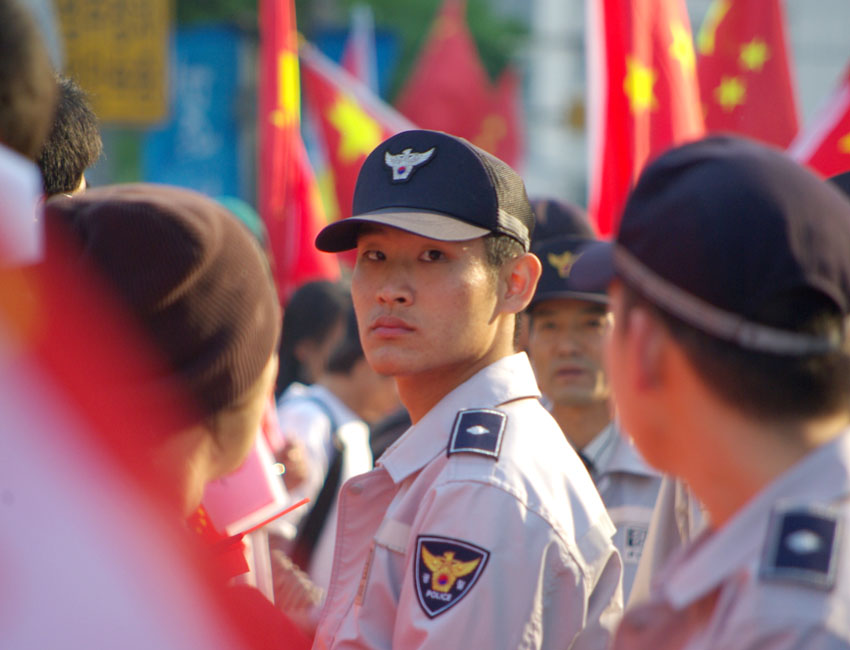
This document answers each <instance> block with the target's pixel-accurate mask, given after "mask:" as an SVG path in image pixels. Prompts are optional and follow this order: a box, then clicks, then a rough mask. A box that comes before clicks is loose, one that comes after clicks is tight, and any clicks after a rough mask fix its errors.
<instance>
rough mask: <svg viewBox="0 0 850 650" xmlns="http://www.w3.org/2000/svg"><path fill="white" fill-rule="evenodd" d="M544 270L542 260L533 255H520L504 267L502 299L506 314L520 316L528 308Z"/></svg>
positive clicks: (501, 286)
mask: <svg viewBox="0 0 850 650" xmlns="http://www.w3.org/2000/svg"><path fill="white" fill-rule="evenodd" d="M542 269H543V267H542V265H541V264H540V260H539V259H537V256H536V255H534V254H533V253H523V254H522V255H518V256H517V257H515V258H513V259H511V260H509V261H508V262H507V263H506V264H505V265H504V266H503V267H502V273H501V279H502V282H501V283H500V290H501V293H502V295H501V296H500V299H501V302H502V306H503V309H502V311H503V312H504V313H508V314H518V313H519V312H521V311H523V310H524V309H525V308H526V307H528V304H529V303H530V302H531V299H532V298H533V297H534V291H535V290H536V289H537V281H538V280H539V279H540V273H541V272H542Z"/></svg>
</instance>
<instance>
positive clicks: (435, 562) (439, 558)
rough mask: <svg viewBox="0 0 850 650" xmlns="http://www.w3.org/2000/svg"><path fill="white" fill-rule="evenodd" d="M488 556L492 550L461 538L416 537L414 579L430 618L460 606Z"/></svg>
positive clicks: (417, 592)
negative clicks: (459, 603)
mask: <svg viewBox="0 0 850 650" xmlns="http://www.w3.org/2000/svg"><path fill="white" fill-rule="evenodd" d="M489 557H490V552H489V551H487V550H485V549H483V548H481V547H480V546H476V545H475V544H470V543H469V542H462V541H461V540H459V539H451V538H449V537H437V536H436V535H420V536H419V537H417V538H416V558H415V559H414V564H413V574H414V575H413V579H414V581H415V583H416V596H417V598H418V599H419V604H420V605H421V606H422V610H423V611H424V612H425V614H427V615H428V618H434V617H435V616H439V615H440V614H442V613H443V612H445V611H446V610H447V609H449V608H450V607H454V606H455V605H457V603H458V602H459V601H460V599H461V598H463V597H464V596H466V594H468V593H469V592H470V591H471V590H472V587H473V586H475V583H476V582H477V581H478V578H479V577H480V576H481V573H482V572H483V571H484V567H485V566H486V565H487V560H488V558H489Z"/></svg>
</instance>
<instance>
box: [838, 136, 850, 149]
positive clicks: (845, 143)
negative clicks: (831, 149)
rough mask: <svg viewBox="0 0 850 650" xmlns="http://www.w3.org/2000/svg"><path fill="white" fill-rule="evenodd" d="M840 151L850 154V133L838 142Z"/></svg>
mask: <svg viewBox="0 0 850 650" xmlns="http://www.w3.org/2000/svg"><path fill="white" fill-rule="evenodd" d="M838 150H839V151H840V152H841V153H848V154H850V133H847V134H846V135H844V136H843V137H842V138H841V139H840V140H839V141H838Z"/></svg>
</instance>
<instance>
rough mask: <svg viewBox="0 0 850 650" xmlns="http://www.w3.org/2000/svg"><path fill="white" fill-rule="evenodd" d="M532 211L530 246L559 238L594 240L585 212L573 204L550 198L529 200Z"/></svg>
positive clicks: (594, 233)
mask: <svg viewBox="0 0 850 650" xmlns="http://www.w3.org/2000/svg"><path fill="white" fill-rule="evenodd" d="M531 209H532V210H533V211H534V237H533V238H532V239H533V240H534V241H533V242H532V246H534V245H536V244H539V243H540V242H544V241H546V240H549V239H559V238H561V237H589V238H595V237H596V231H595V230H594V229H593V226H592V225H591V223H590V220H589V219H588V218H587V212H585V210H584V209H583V208H581V207H579V206H578V205H576V204H575V203H570V202H569V201H562V200H560V199H552V198H546V199H543V198H536V199H531Z"/></svg>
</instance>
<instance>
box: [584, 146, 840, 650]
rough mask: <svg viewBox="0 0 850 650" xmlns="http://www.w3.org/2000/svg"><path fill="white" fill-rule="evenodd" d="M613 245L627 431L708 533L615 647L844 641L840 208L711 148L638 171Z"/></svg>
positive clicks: (746, 154)
mask: <svg viewBox="0 0 850 650" xmlns="http://www.w3.org/2000/svg"><path fill="white" fill-rule="evenodd" d="M612 251H613V265H614V269H615V272H616V279H615V281H614V282H613V284H612V286H611V289H610V295H611V306H612V311H613V313H614V329H613V332H612V335H611V337H610V339H609V344H608V348H607V359H608V362H609V374H610V376H611V381H612V385H613V388H614V396H615V399H616V402H617V406H618V409H619V413H620V417H621V418H622V422H623V426H624V427H625V428H626V430H628V431H629V433H630V434H631V435H632V436H633V438H634V440H635V442H636V443H637V445H638V447H639V448H640V450H641V452H642V453H643V455H644V457H645V458H646V459H647V460H648V461H649V462H650V463H652V464H654V465H655V466H656V467H657V468H659V469H661V470H663V471H666V472H669V473H671V474H673V475H675V476H677V477H679V478H681V479H683V480H684V481H686V482H687V483H688V485H689V486H690V487H691V488H692V489H693V491H694V493H695V495H696V497H697V498H698V499H699V500H700V501H701V502H702V503H703V504H704V505H705V507H706V508H707V510H708V514H709V522H710V523H709V527H708V529H707V530H706V531H705V532H704V533H703V534H701V535H700V536H698V537H697V538H696V539H695V540H694V541H693V542H692V543H691V544H690V545H689V546H688V547H686V548H685V549H684V550H683V551H682V553H680V554H678V555H677V556H676V557H674V558H673V559H672V561H671V562H670V563H669V564H668V566H667V567H665V569H664V570H663V571H662V573H661V574H659V576H658V579H657V580H656V581H655V582H654V584H653V590H652V594H651V596H650V599H649V601H647V602H646V603H645V604H642V605H636V606H635V607H634V608H632V609H630V610H629V612H628V613H627V614H626V616H625V618H624V620H623V623H622V625H621V627H620V629H619V630H618V633H617V637H616V640H615V643H614V647H615V648H635V647H641V648H677V649H678V648H688V649H691V648H766V647H770V648H848V647H850V618H848V616H847V612H849V611H850V571H848V566H850V565H848V562H850V536H849V535H848V534H847V524H848V518H850V429H848V425H850V404H848V397H847V396H848V394H850V354H848V341H847V338H846V333H845V322H846V319H847V316H848V313H850V254H848V253H850V203H848V202H847V201H846V199H845V198H844V197H842V196H841V195H840V194H839V192H838V191H836V190H835V189H834V188H833V187H831V186H830V185H828V184H827V183H824V182H823V181H821V180H820V179H818V178H816V177H815V176H814V175H812V174H811V173H809V172H808V171H806V170H804V169H803V168H801V167H799V166H797V165H796V164H795V163H793V162H792V161H790V160H789V159H787V158H786V157H785V156H784V155H783V154H781V153H779V152H777V151H774V150H772V149H767V148H765V147H762V146H760V145H757V144H755V143H751V142H748V141H745V140H739V139H735V138H728V137H712V138H708V139H706V140H703V141H699V142H696V143H691V144H687V145H684V146H682V147H680V148H678V149H674V150H672V151H670V152H668V153H666V154H664V155H662V156H661V157H659V158H658V159H657V160H656V161H655V162H654V163H652V164H650V165H649V166H648V167H647V168H646V169H645V171H644V173H643V174H642V176H641V178H640V179H639V181H638V183H637V185H636V188H635V189H634V191H633V192H632V194H631V196H630V197H629V199H628V201H627V205H626V208H625V211H624V216H623V219H622V223H621V226H620V231H619V234H618V236H617V240H616V244H615V245H614V246H613V249H612ZM586 256H587V255H586ZM586 256H585V257H586ZM582 261H583V258H582V259H580V260H579V263H578V265H577V266H576V267H575V268H574V272H575V273H578V274H579V275H583V274H584V273H585V271H587V270H589V269H588V268H587V267H584V265H583V264H582Z"/></svg>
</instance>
